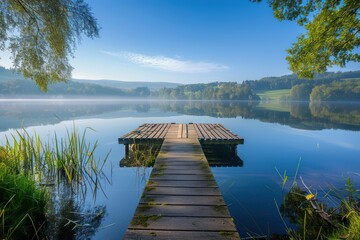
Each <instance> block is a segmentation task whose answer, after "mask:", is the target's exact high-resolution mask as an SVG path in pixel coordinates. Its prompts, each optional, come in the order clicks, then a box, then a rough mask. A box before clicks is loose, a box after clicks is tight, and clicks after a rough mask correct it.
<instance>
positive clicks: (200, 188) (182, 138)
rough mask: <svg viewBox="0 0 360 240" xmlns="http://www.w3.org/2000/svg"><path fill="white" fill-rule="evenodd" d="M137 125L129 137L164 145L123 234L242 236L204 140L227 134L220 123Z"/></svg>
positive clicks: (141, 236) (129, 236) (145, 236)
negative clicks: (213, 172)
mask: <svg viewBox="0 0 360 240" xmlns="http://www.w3.org/2000/svg"><path fill="white" fill-rule="evenodd" d="M138 129H139V130H136V131H135V132H134V133H132V134H131V135H127V136H131V137H133V138H135V139H137V140H139V141H140V140H141V139H144V140H146V139H160V138H161V137H163V144H162V146H161V149H160V153H159V154H158V156H157V159H156V161H155V164H154V167H153V170H152V172H151V175H150V178H149V181H148V183H147V186H146V187H145V189H144V192H143V195H142V197H141V199H140V201H139V205H138V207H137V209H136V211H135V214H134V217H133V220H132V222H131V223H130V225H129V227H128V230H127V232H126V234H125V236H124V239H153V238H156V239H240V237H239V234H238V232H237V230H236V227H235V225H234V223H233V220H232V218H231V216H230V213H229V210H228V208H227V206H226V203H225V201H224V198H223V196H222V195H221V192H220V190H219V188H218V186H217V183H216V182H215V180H214V176H213V174H212V172H211V169H210V167H209V164H208V161H207V159H206V157H205V155H204V153H203V150H202V148H201V145H200V142H199V141H213V142H215V141H224V140H227V137H228V136H229V135H228V133H227V132H222V131H223V130H222V128H221V127H220V126H218V125H215V124H144V125H142V126H141V128H140V127H139V128H138ZM236 140H238V139H236ZM119 142H120V139H119ZM144 219H145V222H144Z"/></svg>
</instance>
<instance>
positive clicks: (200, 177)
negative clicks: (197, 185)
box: [151, 174, 214, 181]
mask: <svg viewBox="0 0 360 240" xmlns="http://www.w3.org/2000/svg"><path fill="white" fill-rule="evenodd" d="M151 179H152V180H172V181H178V180H183V181H209V180H213V179H214V176H213V175H212V174H205V175H186V174H178V175H164V174H153V175H151Z"/></svg>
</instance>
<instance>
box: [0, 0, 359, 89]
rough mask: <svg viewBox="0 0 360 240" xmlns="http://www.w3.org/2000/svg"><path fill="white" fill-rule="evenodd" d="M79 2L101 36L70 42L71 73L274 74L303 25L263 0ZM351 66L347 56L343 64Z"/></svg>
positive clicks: (138, 76) (140, 77) (199, 77)
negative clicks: (76, 43) (88, 9)
mask: <svg viewBox="0 0 360 240" xmlns="http://www.w3.org/2000/svg"><path fill="white" fill-rule="evenodd" d="M86 2H87V3H89V5H90V6H91V8H92V10H93V13H94V15H95V17H96V18H97V19H98V22H99V25H100V26H101V31H100V38H98V39H94V40H91V39H85V38H84V39H83V40H82V42H81V44H80V45H79V46H78V47H77V50H76V52H75V58H74V59H72V60H71V63H72V65H73V67H74V71H73V78H84V79H114V80H124V81H167V82H180V83H198V82H214V81H239V82H241V81H243V80H253V79H259V78H262V77H266V76H281V75H285V74H289V73H291V72H290V70H289V69H288V64H287V62H286V60H285V57H286V49H288V48H289V47H290V46H291V43H293V42H295V41H296V37H297V36H298V35H300V33H301V32H302V31H303V29H302V28H300V27H299V26H297V25H296V23H295V22H288V21H285V22H280V21H278V20H276V19H275V18H274V17H273V12H272V10H271V8H270V7H269V6H268V5H267V3H266V1H265V2H264V3H260V4H258V3H252V2H250V1H249V0H102V1H99V0H86ZM2 61H5V60H2ZM0 64H1V62H0ZM2 65H6V64H4V63H3V64H2ZM358 69H359V64H354V63H353V64H349V65H348V68H347V69H343V71H345V70H358ZM335 70H338V69H335Z"/></svg>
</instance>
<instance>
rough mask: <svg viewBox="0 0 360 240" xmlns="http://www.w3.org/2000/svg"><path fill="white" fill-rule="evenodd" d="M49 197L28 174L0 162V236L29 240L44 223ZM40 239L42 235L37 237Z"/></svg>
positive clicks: (2, 237)
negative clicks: (20, 172) (19, 172)
mask: <svg viewBox="0 0 360 240" xmlns="http://www.w3.org/2000/svg"><path fill="white" fill-rule="evenodd" d="M48 199H49V196H48V194H47V192H46V190H45V188H43V187H38V186H37V185H36V183H35V182H34V181H33V180H31V179H29V178H28V177H25V176H22V175H18V174H11V172H10V170H9V169H8V168H7V167H6V166H5V165H3V164H0V218H1V219H0V223H1V228H0V238H1V239H29V238H33V237H34V236H37V231H38V230H39V228H41V227H42V226H43V224H44V222H45V212H46V203H47V201H48ZM38 238H39V237H38Z"/></svg>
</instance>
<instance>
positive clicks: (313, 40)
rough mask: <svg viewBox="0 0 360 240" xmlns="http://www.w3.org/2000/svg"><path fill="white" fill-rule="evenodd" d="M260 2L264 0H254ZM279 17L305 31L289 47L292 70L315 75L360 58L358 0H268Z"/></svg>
mask: <svg viewBox="0 0 360 240" xmlns="http://www.w3.org/2000/svg"><path fill="white" fill-rule="evenodd" d="M253 1H254V2H261V1H262V0H253ZM268 3H269V5H270V6H271V7H272V9H273V11H274V16H275V17H276V18H277V19H279V20H290V21H294V20H295V21H297V23H298V24H299V25H301V26H304V27H305V29H306V32H305V33H304V34H302V35H300V36H299V37H298V39H297V42H296V43H294V44H293V45H292V47H291V48H290V49H288V50H287V51H288V56H287V58H286V59H287V61H288V62H289V65H290V70H292V71H293V72H294V73H295V74H297V75H298V76H299V77H300V78H313V76H314V74H315V73H316V72H318V73H323V72H325V71H326V69H327V68H328V67H331V66H334V65H337V66H340V67H344V66H345V65H346V63H347V62H350V61H355V62H360V55H359V53H357V52H356V49H357V48H358V47H359V45H360V11H359V9H360V2H359V0H343V1H341V0H268Z"/></svg>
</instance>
